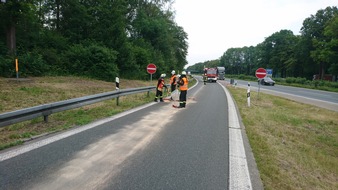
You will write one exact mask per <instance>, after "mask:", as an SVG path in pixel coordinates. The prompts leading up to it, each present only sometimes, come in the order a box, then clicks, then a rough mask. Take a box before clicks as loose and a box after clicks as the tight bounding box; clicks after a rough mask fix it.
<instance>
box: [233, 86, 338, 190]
mask: <svg viewBox="0 0 338 190" xmlns="http://www.w3.org/2000/svg"><path fill="white" fill-rule="evenodd" d="M228 89H229V90H230V92H231V94H232V96H233V97H234V99H235V101H236V104H237V106H238V107H239V110H240V113H241V117H242V120H243V123H244V125H245V128H246V132H247V135H248V138H249V141H250V145H251V148H252V150H253V153H254V156H255V159H256V162H257V166H258V169H259V171H260V176H261V179H262V181H263V184H264V188H265V189H268V190H269V189H271V190H272V189H273V190H276V189H277V190H278V189H280V190H284V189H338V180H337V179H338V147H337V144H338V127H337V126H338V113H337V112H332V111H329V110H325V109H321V108H318V107H314V106H310V105H306V104H301V103H297V102H294V101H291V100H287V99H284V98H280V97H276V96H272V95H268V94H264V93H260V94H259V98H258V95H257V92H251V106H250V107H248V106H247V97H246V90H245V89H240V88H233V87H228Z"/></svg>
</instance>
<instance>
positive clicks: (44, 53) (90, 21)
mask: <svg viewBox="0 0 338 190" xmlns="http://www.w3.org/2000/svg"><path fill="white" fill-rule="evenodd" d="M172 3H173V0H101V1H94V0H86V1H82V0H7V2H6V3H0V18H1V20H0V28H1V30H0V76H3V77H12V76H13V75H14V76H15V67H14V59H15V58H18V60H19V68H20V69H19V71H20V74H21V75H20V76H23V75H24V76H44V75H76V76H87V77H92V78H98V79H102V80H108V81H112V80H114V79H115V77H116V76H120V77H124V78H131V79H146V78H148V74H147V73H146V67H147V65H148V64H149V63H154V64H156V66H157V72H156V74H160V73H162V72H165V73H169V72H170V71H171V70H172V69H176V70H182V69H183V67H184V66H185V65H186V64H187V62H186V55H187V49H188V43H187V38H188V37H187V34H186V32H185V31H184V30H183V28H182V27H180V26H178V25H177V24H176V23H175V21H174V11H173V10H172V7H171V5H172Z"/></svg>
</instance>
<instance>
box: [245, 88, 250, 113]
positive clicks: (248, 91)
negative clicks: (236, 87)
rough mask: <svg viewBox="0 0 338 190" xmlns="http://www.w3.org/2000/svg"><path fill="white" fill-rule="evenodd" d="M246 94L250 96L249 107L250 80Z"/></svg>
mask: <svg viewBox="0 0 338 190" xmlns="http://www.w3.org/2000/svg"><path fill="white" fill-rule="evenodd" d="M246 96H247V98H248V107H250V82H248V90H247V93H246Z"/></svg>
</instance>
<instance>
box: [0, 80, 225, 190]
mask: <svg viewBox="0 0 338 190" xmlns="http://www.w3.org/2000/svg"><path fill="white" fill-rule="evenodd" d="M83 128H85V130H83ZM76 130H79V131H78V132H72V135H64V133H60V134H56V135H53V136H51V137H56V136H58V137H59V136H60V138H59V139H58V140H50V139H51V137H50V136H46V137H44V139H37V140H34V141H31V142H29V143H27V145H24V146H22V147H25V146H29V145H32V146H33V147H39V148H37V149H34V148H32V150H29V151H26V152H25V153H23V154H18V155H17V156H14V157H10V158H8V159H7V158H6V159H3V160H2V161H0V176H1V178H0V189H49V190H52V189H227V187H228V183H229V181H228V180H229V178H230V176H229V126H228V105H227V99H226V95H225V93H224V90H223V89H222V87H221V86H220V85H219V84H216V83H214V84H210V85H206V86H204V85H202V84H201V83H199V85H197V86H196V87H195V88H193V89H192V90H189V91H188V103H187V108H185V109H176V108H172V106H171V103H170V102H169V103H151V105H150V106H148V107H144V108H142V109H141V110H139V111H134V112H130V113H128V114H121V115H118V116H115V117H113V118H111V119H107V120H105V121H104V122H99V123H96V124H95V123H94V124H90V125H87V126H84V127H79V128H77V129H74V131H76ZM45 141H47V143H46V142H45ZM48 141H50V142H48ZM42 144H43V145H42ZM17 148H18V147H16V148H13V149H9V150H6V151H5V152H1V155H0V158H1V157H4V156H3V155H5V154H6V152H14V153H15V152H16V150H17ZM19 148H20V147H19ZM0 160H1V159H0Z"/></svg>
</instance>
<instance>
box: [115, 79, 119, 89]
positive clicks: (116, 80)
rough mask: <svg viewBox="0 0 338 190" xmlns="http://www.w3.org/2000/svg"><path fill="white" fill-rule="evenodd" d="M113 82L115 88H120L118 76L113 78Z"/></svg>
mask: <svg viewBox="0 0 338 190" xmlns="http://www.w3.org/2000/svg"><path fill="white" fill-rule="evenodd" d="M115 84H116V88H115V89H116V90H119V89H120V79H119V77H116V78H115Z"/></svg>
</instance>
